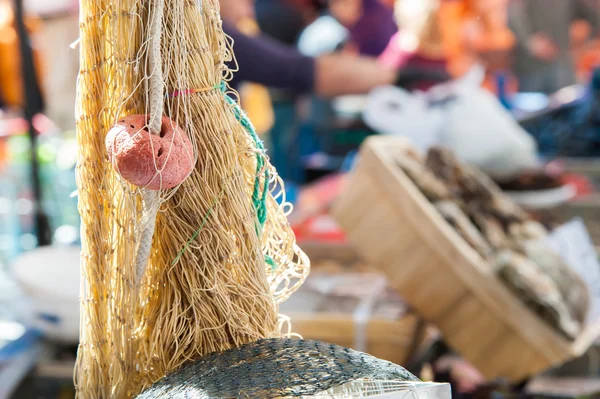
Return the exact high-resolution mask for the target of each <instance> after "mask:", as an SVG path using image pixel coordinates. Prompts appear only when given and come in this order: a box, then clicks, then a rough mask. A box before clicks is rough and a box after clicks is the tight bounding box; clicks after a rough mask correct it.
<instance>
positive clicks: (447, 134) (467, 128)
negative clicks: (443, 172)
mask: <svg viewBox="0 0 600 399" xmlns="http://www.w3.org/2000/svg"><path fill="white" fill-rule="evenodd" d="M444 120H445V127H446V129H445V131H444V134H442V135H440V142H439V144H441V145H442V146H444V147H447V148H450V149H452V151H454V152H455V153H456V155H457V156H458V157H459V158H461V159H463V160H464V161H465V162H467V163H469V164H471V165H474V166H477V167H478V168H480V169H481V170H483V171H485V172H486V173H489V174H492V175H495V176H504V175H512V174H515V173H517V172H519V171H521V170H523V169H527V168H532V167H535V165H536V163H537V157H536V152H537V148H536V144H535V141H534V139H533V137H531V136H530V135H529V134H528V133H527V132H526V131H525V130H523V128H521V126H519V124H518V123H517V122H516V121H515V119H514V118H513V117H512V115H511V114H510V113H509V112H508V111H507V110H506V109H505V108H504V107H503V106H502V105H501V104H500V102H499V101H498V99H497V98H496V97H495V96H494V95H493V94H492V93H490V92H488V91H487V90H484V89H481V88H463V90H462V92H461V93H460V95H459V96H457V97H456V99H455V101H453V102H450V103H449V104H448V105H447V107H446V110H445V118H444Z"/></svg>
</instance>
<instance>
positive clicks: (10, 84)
mask: <svg viewBox="0 0 600 399" xmlns="http://www.w3.org/2000/svg"><path fill="white" fill-rule="evenodd" d="M14 24H15V16H14V12H13V9H12V7H11V3H10V2H6V1H0V99H1V100H2V102H3V103H4V104H5V105H7V106H12V107H21V106H23V102H24V95H23V77H22V76H21V55H20V52H19V38H18V36H17V31H16V29H15V26H14ZM25 25H26V26H27V28H28V30H29V34H30V35H31V36H30V38H31V42H32V43H33V46H34V49H33V53H34V59H35V63H36V68H37V73H38V79H40V78H41V76H42V74H41V72H40V71H41V66H42V63H41V56H40V52H39V51H37V50H36V49H35V42H36V40H35V35H36V33H38V32H40V30H41V27H42V22H41V20H39V19H38V18H35V17H31V16H30V17H27V19H26V21H25Z"/></svg>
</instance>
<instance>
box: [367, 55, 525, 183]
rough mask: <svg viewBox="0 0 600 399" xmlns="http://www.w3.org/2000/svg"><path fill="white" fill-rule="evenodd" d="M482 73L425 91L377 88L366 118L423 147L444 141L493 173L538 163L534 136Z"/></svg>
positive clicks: (386, 131) (375, 126)
mask: <svg viewBox="0 0 600 399" xmlns="http://www.w3.org/2000/svg"><path fill="white" fill-rule="evenodd" d="M483 76H484V72H483V69H482V68H481V67H479V66H476V67H475V68H473V69H472V70H471V71H470V72H469V73H468V74H466V75H465V76H463V77H462V78H461V79H458V80H455V81H452V82H449V83H444V84H440V85H437V86H434V87H433V88H431V89H430V90H428V91H427V92H425V93H424V92H414V93H410V92H408V91H406V90H403V89H400V88H397V87H390V86H387V87H381V88H377V89H375V90H373V91H372V92H371V93H370V94H369V96H368V99H367V106H366V109H365V112H364V114H363V119H364V121H365V123H366V124H367V125H368V126H369V127H371V128H372V129H374V130H376V131H377V132H379V133H381V134H397V135H401V136H405V137H408V138H409V139H411V140H412V141H413V142H414V144H415V146H416V147H417V148H419V149H420V150H421V151H427V149H428V148H429V147H431V146H432V145H442V146H444V147H446V148H448V149H450V150H452V151H454V152H455V153H456V154H457V155H458V156H459V158H461V159H462V160H463V161H465V162H467V163H469V164H471V165H473V166H476V167H478V168H480V169H481V170H483V171H485V172H487V173H490V174H493V175H498V176H503V175H511V174H514V173H516V172H518V171H520V170H523V169H526V168H531V167H534V166H535V165H536V163H537V158H536V153H537V148H536V144H535V141H534V140H533V138H532V137H531V136H530V135H529V134H528V133H527V132H526V131H525V130H524V129H523V128H521V126H519V124H518V123H517V122H516V121H515V119H514V118H513V116H512V115H511V114H510V113H509V112H508V111H507V110H506V109H505V108H504V107H503V106H502V104H501V103H500V102H499V101H498V99H497V98H496V97H495V96H494V95H493V94H492V93H490V92H488V91H487V90H485V89H482V88H481V82H482V80H483Z"/></svg>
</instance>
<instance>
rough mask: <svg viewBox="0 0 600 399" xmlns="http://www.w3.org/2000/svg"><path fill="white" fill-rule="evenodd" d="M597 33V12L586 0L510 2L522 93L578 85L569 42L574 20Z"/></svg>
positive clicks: (547, 90)
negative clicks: (586, 23)
mask: <svg viewBox="0 0 600 399" xmlns="http://www.w3.org/2000/svg"><path fill="white" fill-rule="evenodd" d="M577 20H586V21H588V22H589V24H590V27H591V31H592V32H591V34H592V35H596V34H597V32H598V10H597V9H596V8H595V7H594V5H593V4H592V3H591V2H589V1H587V0H512V2H511V4H510V8H509V24H510V26H511V28H512V30H513V32H514V33H515V35H516V38H517V44H516V48H515V60H514V72H515V74H516V75H517V78H518V79H519V86H520V90H521V91H524V92H541V93H547V94H550V93H554V92H556V91H558V90H560V89H562V88H564V87H566V86H570V85H573V84H575V83H576V82H577V80H576V72H575V63H574V60H573V54H572V52H571V50H572V43H571V26H572V23H573V22H574V21H577Z"/></svg>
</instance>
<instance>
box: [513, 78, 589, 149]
mask: <svg viewBox="0 0 600 399" xmlns="http://www.w3.org/2000/svg"><path fill="white" fill-rule="evenodd" d="M520 123H521V125H522V126H523V128H524V129H525V130H527V131H528V132H529V133H530V134H531V135H533V137H534V138H535V139H536V141H537V142H538V146H539V150H540V153H541V154H542V155H543V156H544V157H556V156H562V157H598V156H600V69H596V70H594V71H593V73H592V76H591V78H590V81H589V83H588V85H587V86H586V87H585V88H584V90H579V89H578V88H577V87H569V88H565V89H563V90H561V91H559V92H558V93H556V94H554V95H553V96H550V97H549V103H548V106H547V107H546V108H545V109H543V110H540V111H537V112H533V113H532V114H531V115H526V116H525V117H523V118H521V120H520Z"/></svg>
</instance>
